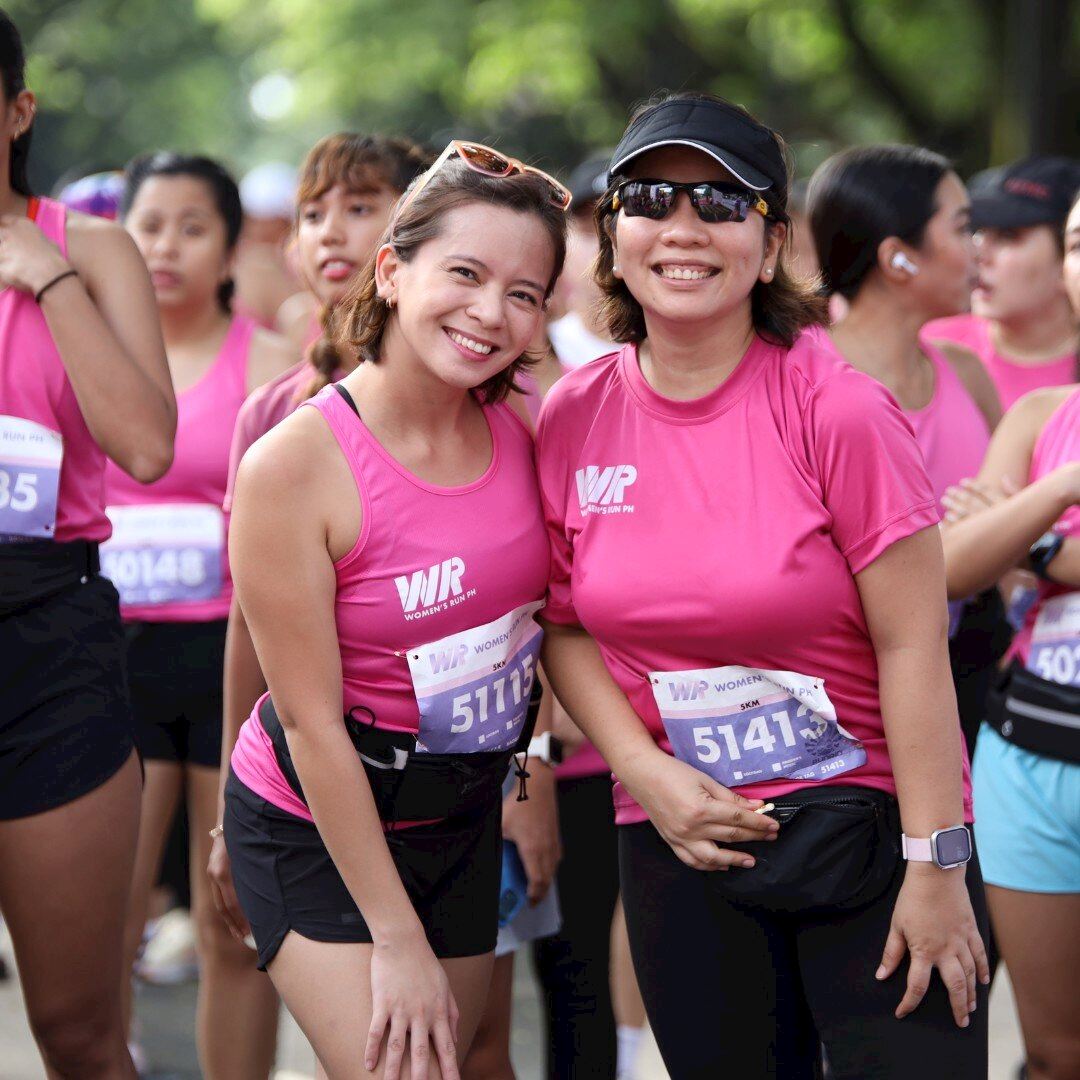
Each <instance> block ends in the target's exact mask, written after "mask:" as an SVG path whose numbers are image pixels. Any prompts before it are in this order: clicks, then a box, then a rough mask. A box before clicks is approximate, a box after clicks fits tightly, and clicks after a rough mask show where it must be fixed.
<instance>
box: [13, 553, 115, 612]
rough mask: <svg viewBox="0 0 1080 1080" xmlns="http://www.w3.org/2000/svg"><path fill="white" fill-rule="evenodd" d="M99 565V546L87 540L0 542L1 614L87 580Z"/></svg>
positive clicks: (29, 604)
mask: <svg viewBox="0 0 1080 1080" xmlns="http://www.w3.org/2000/svg"><path fill="white" fill-rule="evenodd" d="M99 569H100V564H99V562H98V546H97V544H92V543H90V542H89V541H87V540H73V541H71V542H70V543H66V544H58V543H57V542H56V541H54V540H29V541H27V542H25V543H22V542H19V543H14V544H5V543H0V618H3V617H4V616H5V615H12V614H14V613H16V612H18V611H21V610H22V609H24V608H28V607H31V606H32V605H34V604H38V603H40V602H41V601H42V600H45V599H47V598H48V597H50V596H54V595H55V594H56V593H59V592H62V591H63V590H64V589H68V588H71V587H72V586H74V585H77V584H79V583H80V582H85V581H86V580H87V579H88V578H91V577H93V576H94V575H95V574H97V573H98V572H99Z"/></svg>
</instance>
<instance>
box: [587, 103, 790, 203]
mask: <svg viewBox="0 0 1080 1080" xmlns="http://www.w3.org/2000/svg"><path fill="white" fill-rule="evenodd" d="M661 146H692V147H694V148H696V149H698V150H701V151H702V152H703V153H706V154H708V155H709V157H711V158H714V159H715V160H716V161H718V162H720V164H721V165H723V166H724V168H725V169H727V170H728V172H730V173H731V174H732V175H733V176H735V178H736V179H738V180H739V181H740V182H741V183H743V184H745V185H746V186H747V187H748V188H751V189H753V190H754V191H769V192H773V193H775V195H776V197H777V198H778V199H779V200H780V201H781V202H782V201H783V200H784V199H785V198H786V196H787V186H788V172H787V163H786V162H785V161H784V156H783V154H782V153H781V152H780V147H779V146H778V145H777V142H776V137H775V135H774V134H773V132H772V131H771V130H770V129H769V128H767V127H766V126H765V125H764V124H761V123H758V121H757V120H755V119H754V118H753V117H752V116H748V115H747V114H746V113H744V112H743V111H742V110H741V109H739V108H737V107H735V106H734V105H729V104H728V103H727V102H721V101H713V100H711V99H709V98H698V97H674V98H668V99H667V100H666V101H663V102H661V103H660V104H659V105H654V106H653V107H652V108H650V109H647V110H646V111H645V112H643V113H642V114H641V115H640V116H639V117H637V119H636V120H632V121H631V122H630V126H629V127H628V128H627V129H626V132H625V134H624V135H623V137H622V139H621V140H620V142H619V145H618V146H617V147H616V148H615V153H614V154H612V156H611V165H610V166H609V169H608V176H609V178H611V179H614V178H615V176H616V175H617V174H619V173H621V172H622V171H623V170H624V169H625V168H626V166H627V165H628V164H629V163H630V162H631V161H633V159H634V158H636V157H638V156H639V155H640V154H644V153H646V152H648V151H649V150H656V149H657V148H658V147H661Z"/></svg>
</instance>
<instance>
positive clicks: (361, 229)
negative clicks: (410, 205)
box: [296, 184, 398, 307]
mask: <svg viewBox="0 0 1080 1080" xmlns="http://www.w3.org/2000/svg"><path fill="white" fill-rule="evenodd" d="M397 198H398V192H396V191H394V190H393V189H392V188H389V187H385V186H382V187H379V188H377V189H375V190H374V191H354V190H352V189H351V188H348V187H346V186H345V185H344V184H335V185H334V186H333V187H331V188H329V189H328V190H327V191H324V192H323V193H322V195H320V196H318V198H315V199H308V200H307V201H306V202H304V203H302V204H301V206H300V209H299V213H298V217H297V224H296V256H297V262H298V263H299V266H300V272H301V274H302V275H303V278H304V281H305V282H307V285H308V288H310V289H311V291H312V292H313V293H314V294H315V296H316V297H317V299H318V300H319V302H320V303H321V304H324V305H326V306H328V307H333V305H334V304H336V303H337V302H338V301H339V300H340V299H341V298H342V297H343V296H344V295H345V292H346V290H347V289H348V285H349V281H350V279H351V278H352V276H353V275H354V274H355V273H356V271H357V270H359V269H360V268H361V267H363V265H364V264H365V263H366V262H367V261H368V259H370V258H371V255H372V252H373V251H374V250H375V245H376V244H377V243H378V242H379V238H380V237H381V236H382V234H383V230H384V229H385V228H386V223H387V221H389V219H390V211H391V210H392V209H393V207H394V203H395V202H397Z"/></svg>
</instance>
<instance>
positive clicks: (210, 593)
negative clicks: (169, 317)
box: [101, 316, 255, 622]
mask: <svg viewBox="0 0 1080 1080" xmlns="http://www.w3.org/2000/svg"><path fill="white" fill-rule="evenodd" d="M254 332H255V323H254V322H253V321H252V320H251V319H248V318H246V317H244V316H234V318H233V320H232V322H231V324H230V325H229V330H228V332H227V333H226V335H225V340H224V341H223V342H222V344H221V348H220V350H219V351H218V355H217V358H216V359H215V360H214V363H213V364H212V365H211V366H210V368H209V370H207V372H206V373H205V374H204V375H203V377H202V378H201V379H200V380H199V381H198V382H197V383H196V384H195V385H194V386H191V387H189V388H188V389H187V390H185V391H183V393H180V394H177V395H176V412H177V421H176V444H175V447H176V448H175V453H174V456H173V464H172V467H171V468H170V469H169V471H168V472H167V473H166V474H165V475H164V476H163V477H162V478H161V479H160V480H156V481H155V482H154V483H152V484H140V483H138V482H137V481H135V480H133V479H132V478H131V477H130V476H128V474H127V473H126V472H124V471H123V469H121V468H119V467H118V466H117V465H115V464H113V463H112V462H109V463H108V466H107V467H106V474H105V475H106V492H107V499H108V507H109V516H110V517H111V518H112V519H113V524H114V532H113V538H112V540H111V541H110V542H109V543H108V544H106V545H105V546H104V547H103V548H102V553H101V561H102V569H103V571H104V572H105V573H106V574H107V575H108V576H109V577H111V578H112V579H113V581H114V583H115V584H116V587H117V589H118V590H119V591H120V600H121V604H120V611H121V614H122V616H123V618H124V619H125V620H128V621H143V622H210V621H211V620H214V619H224V618H226V617H227V616H228V614H229V604H230V601H231V599H232V579H231V577H230V575H229V565H228V553H227V550H226V546H225V515H224V512H223V510H222V504H223V502H224V499H225V487H226V484H227V482H228V477H229V449H230V446H231V445H232V437H233V427H234V426H235V424H236V417H237V415H238V414H239V412H240V406H241V405H243V403H244V399H245V397H246V396H247V375H248V353H249V352H250V349H251V338H252V335H253V333H254Z"/></svg>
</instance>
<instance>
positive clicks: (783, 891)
mask: <svg viewBox="0 0 1080 1080" xmlns="http://www.w3.org/2000/svg"><path fill="white" fill-rule="evenodd" d="M772 801H773V802H774V803H775V806H776V808H775V809H774V810H773V811H772V812H771V816H772V817H775V818H776V819H777V821H779V822H780V834H779V837H778V839H776V840H768V841H764V840H762V841H753V842H752V843H746V844H721V847H724V848H730V849H731V850H733V851H745V852H746V853H747V854H749V855H753V857H754V859H755V860H756V865H755V866H754V867H753V869H750V870H743V869H740V868H733V869H731V870H729V871H728V872H727V873H710V874H709V877H708V880H709V881H710V882H711V883H713V887H714V888H715V889H716V890H717V892H718V893H720V894H721V895H722V896H723V897H724V898H725V899H727V900H730V901H732V902H734V903H738V904H746V905H748V906H752V907H755V908H764V909H766V910H767V911H773V912H788V913H795V912H805V911H812V910H815V909H819V908H821V909H824V908H829V909H833V910H846V909H849V908H857V907H862V906H863V905H865V904H869V903H872V902H873V901H874V900H877V899H878V897H880V896H881V895H882V894H883V893H884V892H885V890H886V889H887V888H888V887H889V885H890V883H891V882H892V880H893V877H894V875H895V874H896V872H897V869H898V868H899V866H900V809H899V805H898V804H897V801H896V799H895V798H894V797H893V796H892V795H888V794H886V793H885V792H883V791H875V790H873V789H872V788H865V787H833V786H829V787H823V788H808V789H804V790H802V791H797V792H793V793H792V794H790V795H783V796H780V797H779V798H777V799H775V800H772Z"/></svg>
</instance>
